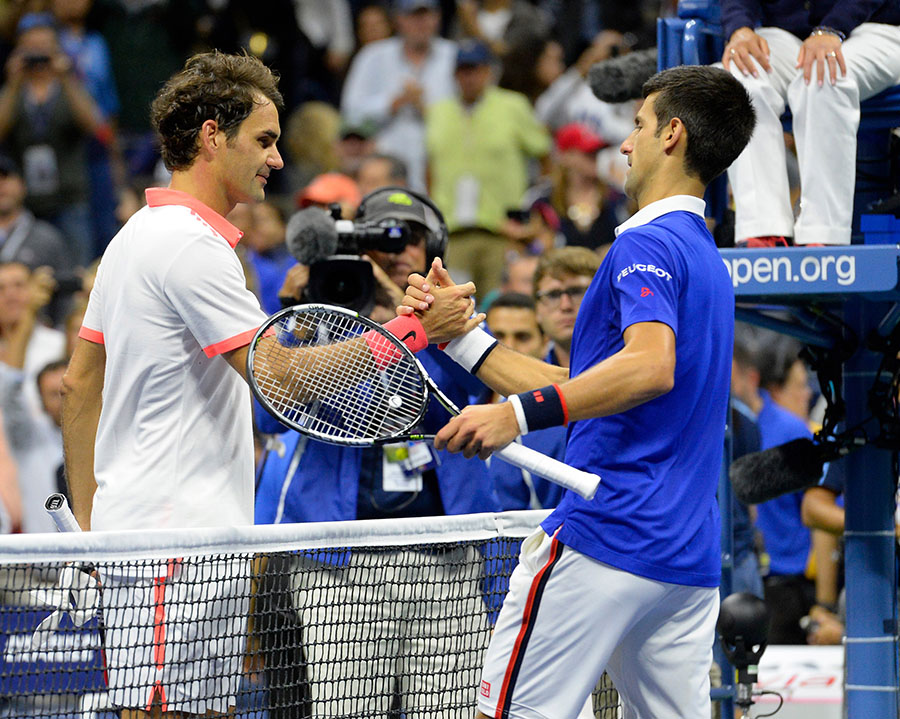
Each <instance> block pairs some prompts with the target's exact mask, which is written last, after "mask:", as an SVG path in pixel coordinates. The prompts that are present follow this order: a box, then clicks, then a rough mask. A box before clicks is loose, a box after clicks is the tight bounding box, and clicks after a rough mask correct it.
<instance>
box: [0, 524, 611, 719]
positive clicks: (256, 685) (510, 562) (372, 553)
mask: <svg viewBox="0 0 900 719" xmlns="http://www.w3.org/2000/svg"><path fill="white" fill-rule="evenodd" d="M544 516H546V513H545V512H508V513H503V514H483V515H467V516H460V517H430V518H424V519H398V520H378V521H358V522H327V523H317V524H295V525H271V526H256V527H240V528H215V529H191V530H180V531H178V532H171V531H158V530H153V531H146V532H91V533H86V534H58V535H52V534H47V535H18V536H8V537H2V538H0V717H21V718H22V719H31V718H32V717H50V718H52V719H69V718H70V717H71V718H72V719H75V718H76V717H78V718H79V719H80V718H91V719H94V718H99V719H112V717H115V716H117V711H118V709H117V708H118V707H130V708H135V709H141V710H147V709H148V708H152V709H153V710H154V711H170V712H182V713H187V714H203V713H207V712H208V713H210V715H213V716H215V715H217V714H219V713H221V714H222V715H224V713H225V712H226V711H227V708H228V706H229V705H232V704H233V705H234V706H235V707H236V708H235V716H237V717H242V718H245V719H251V718H252V719H282V718H287V717H292V718H297V717H300V718H303V717H308V718H310V719H313V718H319V717H320V718H325V717H328V718H331V717H348V718H350V717H352V718H359V719H362V718H364V717H366V718H368V717H373V718H374V717H379V718H381V717H389V718H391V719H413V718H414V717H415V718H419V717H421V718H422V719H439V718H440V719H443V718H451V717H452V718H454V719H455V718H456V717H460V718H463V717H464V718H465V719H469V717H471V716H472V715H473V712H474V706H475V696H476V690H477V687H478V683H479V680H480V668H481V662H482V658H483V652H484V649H485V648H486V647H487V644H488V640H489V637H490V631H491V627H492V624H493V622H494V621H495V619H496V615H497V612H498V611H499V609H500V606H501V605H502V602H503V598H504V596H505V594H506V591H507V588H508V579H509V575H510V573H511V572H512V570H513V568H514V566H515V564H516V562H517V558H518V552H519V546H520V544H521V541H522V539H523V538H524V537H525V536H527V535H528V534H529V533H530V532H531V531H533V529H534V528H535V527H536V526H537V525H538V523H539V522H540V521H541V519H542V518H543V517H544ZM98 578H99V580H100V581H99V586H100V589H99V591H98V589H97V587H98V582H97V579H98ZM58 607H62V608H64V609H66V610H67V611H66V612H62V611H57V608H58ZM101 607H102V609H101ZM592 701H593V707H592V709H593V712H590V711H586V712H584V713H583V714H584V716H595V717H599V718H601V719H614V718H615V717H616V716H617V704H618V700H617V696H616V694H615V689H614V688H612V686H611V684H609V682H608V681H606V680H605V679H604V681H601V684H600V686H599V687H598V690H597V691H596V692H595V693H594V696H593V699H592Z"/></svg>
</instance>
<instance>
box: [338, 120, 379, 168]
mask: <svg viewBox="0 0 900 719" xmlns="http://www.w3.org/2000/svg"><path fill="white" fill-rule="evenodd" d="M377 132H378V127H377V125H376V124H375V123H374V122H373V121H371V120H370V121H366V122H361V123H359V124H356V125H351V124H350V123H347V122H345V123H342V124H341V131H340V135H339V136H338V143H337V154H338V168H339V169H340V171H341V172H343V173H344V174H345V175H350V177H356V176H357V174H358V173H359V166H360V165H361V164H362V161H363V160H364V159H365V158H366V157H368V156H369V155H371V154H372V153H373V152H374V151H375V135H376V134H377Z"/></svg>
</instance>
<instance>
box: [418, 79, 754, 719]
mask: <svg viewBox="0 0 900 719" xmlns="http://www.w3.org/2000/svg"><path fill="white" fill-rule="evenodd" d="M643 94H644V97H645V100H644V103H643V105H642V107H641V108H640V110H639V111H638V113H637V115H636V117H635V128H634V131H633V132H632V133H631V135H629V137H628V138H627V139H626V140H625V141H624V142H623V143H622V148H621V150H622V152H623V153H624V154H625V155H626V156H627V157H628V164H629V166H630V170H629V171H628V175H627V177H626V181H625V189H626V191H627V193H628V194H629V196H630V197H632V198H633V199H635V200H636V201H637V203H638V207H639V210H638V212H637V213H636V214H635V215H634V216H633V217H632V218H631V219H630V220H628V221H627V222H626V223H625V224H623V225H621V226H620V227H619V228H618V236H617V239H616V241H615V242H614V243H613V246H612V249H611V250H610V253H609V255H608V256H607V257H606V259H605V260H604V261H603V264H602V265H601V266H600V269H599V270H598V272H597V274H596V275H595V276H594V279H593V281H592V283H591V286H590V288H589V289H588V291H587V293H586V295H585V297H584V300H583V301H582V304H581V308H580V310H579V313H578V319H577V321H576V324H575V333H574V337H573V343H572V361H571V368H570V370H569V371H568V372H567V371H566V370H565V369H562V368H559V367H553V366H551V365H547V364H544V363H542V362H540V361H538V360H535V359H533V358H528V357H525V356H523V355H519V354H517V353H515V352H513V351H512V350H509V349H507V348H505V347H502V346H498V345H497V344H496V342H495V341H494V340H493V339H492V338H490V337H489V336H487V333H482V332H481V331H480V330H476V331H474V332H473V333H469V334H468V335H465V336H464V337H462V338H458V339H457V340H454V342H452V343H451V344H450V345H448V347H447V348H446V351H447V352H448V353H449V354H450V355H451V356H452V357H453V358H454V359H455V360H456V361H457V362H459V363H460V364H461V365H463V366H464V367H466V368H467V369H469V370H470V371H474V372H475V373H476V374H477V376H478V377H479V378H480V379H481V380H483V381H484V382H485V383H486V384H488V385H489V386H491V387H492V388H493V389H495V390H496V391H498V392H500V393H502V394H504V395H506V396H508V397H509V401H508V402H505V403H501V404H495V405H481V406H470V407H467V408H466V409H465V410H463V412H462V414H461V415H460V416H459V417H456V418H454V419H453V420H452V421H451V422H450V423H449V424H448V425H446V426H445V427H444V428H443V429H442V430H441V431H440V432H439V433H438V436H437V438H436V440H435V445H436V446H438V447H441V448H444V447H446V448H448V449H450V450H451V451H461V452H463V454H465V455H466V456H474V455H479V456H481V457H482V458H484V457H487V456H488V455H489V454H490V453H491V452H492V451H494V450H496V449H497V448H499V447H503V446H504V445H506V444H507V443H509V442H510V441H512V439H513V438H514V437H516V436H517V435H519V434H524V433H526V432H529V431H534V430H536V429H539V428H543V427H548V426H553V425H557V424H568V441H567V449H566V462H567V463H568V464H570V465H573V466H575V467H579V468H581V469H584V470H587V471H591V472H596V473H597V474H599V475H600V476H601V477H602V482H601V484H600V488H599V490H598V491H597V494H596V496H595V498H594V499H593V500H591V501H587V500H584V499H582V498H581V497H579V496H578V495H576V494H574V493H572V492H569V493H567V495H566V496H565V498H564V499H563V501H562V503H561V505H560V506H559V507H558V508H557V510H556V511H554V512H553V514H551V515H550V517H549V518H548V519H547V520H546V521H545V522H544V524H543V526H542V529H541V530H540V531H539V532H537V533H535V534H534V535H532V536H531V537H529V538H528V539H527V540H526V541H525V542H524V543H523V545H522V554H521V559H520V563H519V566H518V568H517V569H516V571H515V573H514V574H513V577H512V579H511V583H510V592H509V595H508V596H507V598H506V601H505V604H504V606H503V609H502V611H501V613H500V616H499V619H498V621H497V625H496V628H495V630H494V633H493V637H492V639H491V644H490V648H489V649H488V652H487V655H486V658H485V666H484V670H483V674H482V680H481V684H480V687H479V688H478V708H479V714H478V716H479V717H497V718H498V719H499V718H505V717H511V718H514V719H544V718H546V719H570V718H571V717H575V716H576V715H577V714H578V711H579V709H580V708H581V707H582V706H583V704H584V702H585V699H586V697H587V696H588V695H589V694H590V692H591V689H592V688H593V687H594V686H595V685H596V683H597V681H598V679H599V678H600V675H601V674H602V672H603V670H604V669H606V670H607V671H608V672H609V674H610V675H611V677H612V679H613V681H614V683H615V685H616V687H617V689H618V690H619V694H620V696H621V697H622V699H623V701H624V704H625V717H626V718H632V719H633V718H636V717H640V718H641V719H671V718H672V717H681V718H688V719H707V718H708V717H709V715H710V699H709V680H708V672H709V668H710V664H711V661H712V646H713V641H714V633H715V622H716V618H717V615H718V606H719V598H718V585H719V568H720V551H719V517H718V509H717V505H716V499H715V494H716V485H717V481H718V476H719V470H720V466H721V465H720V462H721V456H722V446H723V434H724V431H725V421H726V411H727V406H728V389H729V380H730V375H731V355H732V342H733V330H734V295H733V290H732V286H731V281H730V278H729V276H728V272H727V271H726V269H725V266H724V264H723V263H722V260H721V258H720V257H719V253H718V251H717V249H716V246H715V243H714V242H713V238H712V236H711V235H710V233H709V231H708V230H707V227H706V223H705V221H704V218H703V214H704V202H703V200H702V197H703V194H704V190H705V188H706V185H707V184H708V183H709V182H710V181H711V180H712V179H713V178H714V177H716V176H717V175H719V174H720V173H721V172H723V171H724V170H725V169H726V168H727V167H728V166H729V165H730V164H731V162H732V161H733V160H734V159H735V157H737V155H738V154H739V153H740V152H741V150H742V149H743V147H744V145H745V144H746V143H747V141H748V139H749V138H750V135H751V133H752V131H753V127H754V124H755V116H754V112H753V108H752V106H751V103H750V99H749V97H748V95H747V93H746V91H745V90H744V89H743V88H742V87H741V85H740V83H738V82H737V81H736V80H735V79H734V78H733V77H731V76H730V75H729V74H728V73H726V72H724V71H722V70H718V69H715V68H712V67H699V66H691V67H677V68H672V69H669V70H666V71H664V72H662V73H659V74H657V75H655V76H654V77H652V78H651V79H650V80H648V81H647V83H646V84H645V85H644V90H643ZM410 282H411V287H410V288H409V290H408V291H407V296H406V298H405V300H404V303H405V304H406V305H407V306H408V307H409V308H411V309H415V310H418V311H423V310H424V311H427V307H428V305H429V301H428V291H429V289H430V287H432V286H434V285H435V284H439V285H446V284H447V283H450V282H452V280H451V279H450V277H449V276H448V275H447V274H446V273H445V272H444V271H443V270H442V268H440V266H439V265H437V264H436V266H435V267H434V268H433V271H432V274H431V275H430V276H429V278H422V277H418V276H413V277H411V278H410ZM535 388H539V389H535Z"/></svg>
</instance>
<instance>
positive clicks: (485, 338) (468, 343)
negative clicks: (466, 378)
mask: <svg viewBox="0 0 900 719" xmlns="http://www.w3.org/2000/svg"><path fill="white" fill-rule="evenodd" d="M496 346H497V340H496V339H495V338H494V337H491V336H490V335H489V334H488V333H487V332H485V331H484V330H483V329H481V328H480V327H476V328H475V329H474V330H472V331H471V332H468V333H467V334H464V335H462V336H461V337H457V338H456V339H455V340H451V341H450V342H448V343H447V346H446V347H444V352H446V353H447V356H448V357H449V358H450V359H452V360H453V361H454V362H456V364H458V365H460V366H461V367H463V368H464V369H465V370H466V371H467V372H471V373H472V374H475V372H477V371H478V368H479V367H481V363H482V362H484V358H485V357H487V355H488V353H489V352H490V351H491V350H492V349H494V347H496Z"/></svg>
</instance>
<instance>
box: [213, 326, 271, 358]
mask: <svg viewBox="0 0 900 719" xmlns="http://www.w3.org/2000/svg"><path fill="white" fill-rule="evenodd" d="M258 329H259V328H258V327H255V328H254V329H252V330H247V331H246V332H241V333H240V334H239V335H235V336H234V337H229V338H228V339H227V340H222V341H221V342H216V343H215V344H211V345H209V346H208V347H204V348H203V353H204V354H205V355H206V356H207V357H215V356H216V355H220V354H223V353H225V352H231V350H236V349H237V348H238V347H244V346H246V345H248V344H250V340H252V339H253V335H255V334H256V331H257V330H258Z"/></svg>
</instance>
